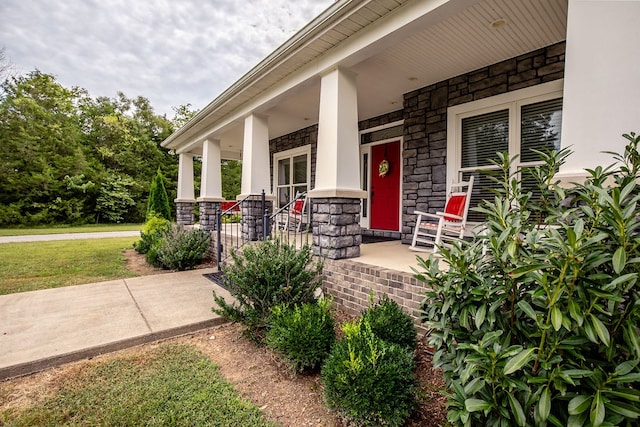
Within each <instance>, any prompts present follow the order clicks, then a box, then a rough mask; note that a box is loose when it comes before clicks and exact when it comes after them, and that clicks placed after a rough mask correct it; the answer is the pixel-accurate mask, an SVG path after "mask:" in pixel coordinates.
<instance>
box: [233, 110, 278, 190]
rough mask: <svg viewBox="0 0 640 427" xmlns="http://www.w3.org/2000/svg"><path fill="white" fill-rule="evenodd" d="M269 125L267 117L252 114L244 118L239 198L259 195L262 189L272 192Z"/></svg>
mask: <svg viewBox="0 0 640 427" xmlns="http://www.w3.org/2000/svg"><path fill="white" fill-rule="evenodd" d="M269 165H270V162H269V126H268V124H267V118H266V117H263V116H259V115H257V114H251V115H250V116H248V117H247V118H245V119H244V141H243V144H242V184H241V187H240V192H241V194H240V196H238V199H240V198H244V197H246V196H249V195H258V194H261V193H262V190H264V191H265V193H267V194H271V184H270V183H271V178H270V176H269V175H270V174H269V169H270V168H269Z"/></svg>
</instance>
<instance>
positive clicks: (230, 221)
mask: <svg viewBox="0 0 640 427" xmlns="http://www.w3.org/2000/svg"><path fill="white" fill-rule="evenodd" d="M251 197H255V196H247V197H246V198H244V199H242V200H238V201H237V202H235V203H234V204H233V205H231V206H229V207H227V209H224V210H223V209H222V206H220V207H219V208H218V209H217V210H216V226H215V232H216V239H215V255H216V261H217V265H218V271H221V270H222V265H223V264H224V262H225V261H226V260H227V259H228V258H229V257H230V256H231V253H232V252H234V251H237V250H239V249H240V248H242V247H243V246H245V245H246V244H249V243H250V242H251V241H256V240H267V239H271V238H275V237H278V238H279V239H280V240H281V241H283V242H286V243H287V244H292V245H296V246H298V247H301V246H303V245H308V244H310V242H309V240H310V233H309V231H310V228H311V206H310V204H309V202H308V199H307V195H306V193H301V194H298V195H297V196H296V197H295V198H294V199H293V200H291V201H290V202H289V203H287V204H286V205H285V206H283V207H281V208H280V209H278V210H276V211H275V212H274V213H273V214H271V213H270V212H269V209H267V201H266V195H265V192H264V190H263V191H262V193H261V198H260V212H262V234H261V235H257V236H256V235H255V232H256V231H255V228H254V224H244V223H243V220H242V204H243V202H245V201H246V200H248V199H249V198H251ZM245 225H246V228H247V229H246V230H243V229H242V228H243V226H245ZM252 228H254V229H253V230H252Z"/></svg>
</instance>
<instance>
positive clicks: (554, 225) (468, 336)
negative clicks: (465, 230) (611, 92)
mask: <svg viewBox="0 0 640 427" xmlns="http://www.w3.org/2000/svg"><path fill="white" fill-rule="evenodd" d="M625 138H627V140H628V144H627V146H626V147H625V151H624V154H623V155H616V156H615V158H616V160H618V161H619V162H620V166H619V168H618V169H617V170H615V169H613V167H608V168H602V167H598V168H595V169H593V170H587V172H588V179H587V180H586V182H585V183H584V184H574V185H572V186H571V187H570V188H567V189H563V188H560V187H559V186H558V185H557V183H556V182H555V181H554V178H553V177H554V175H555V173H556V172H557V171H558V169H559V166H560V165H561V164H562V163H563V162H564V160H565V158H566V156H567V155H568V154H569V153H568V152H567V151H565V150H562V151H560V152H552V153H547V154H544V156H543V157H544V160H545V162H544V165H542V166H538V167H536V168H534V169H533V170H532V173H531V175H530V176H532V177H533V178H534V179H533V182H532V185H529V186H525V188H529V189H532V188H533V191H523V190H522V187H521V186H520V185H519V182H518V181H517V179H516V176H515V175H510V173H509V170H510V167H509V162H510V161H509V159H508V157H507V155H503V156H502V161H500V162H496V164H498V166H499V172H501V174H502V176H503V178H502V179H498V178H496V177H494V178H495V179H496V180H498V182H500V183H501V184H502V188H501V190H500V191H499V192H498V194H497V196H496V197H495V199H494V201H492V202H485V203H484V204H483V205H482V206H481V207H480V208H479V209H478V211H480V212H483V213H484V214H486V216H487V221H486V224H485V230H484V233H483V235H482V236H479V237H478V239H477V240H476V241H475V242H473V243H461V244H457V245H454V246H453V247H451V248H449V249H447V248H444V249H443V250H442V256H443V257H444V260H445V262H446V263H447V264H449V266H450V269H449V270H448V271H446V272H441V271H440V270H439V269H438V266H437V262H432V261H431V260H427V261H421V262H420V265H421V266H422V268H423V269H424V272H423V273H422V274H419V275H418V276H417V277H418V278H420V279H421V280H424V281H425V282H427V285H428V286H429V288H431V289H432V290H431V291H429V292H427V293H426V298H425V301H424V304H423V310H424V311H423V315H424V317H423V318H424V321H425V322H426V324H427V325H428V326H430V327H433V328H435V330H434V332H433V333H432V334H431V338H430V343H431V345H433V346H435V347H436V349H437V351H436V353H435V355H434V364H435V365H436V366H437V367H440V368H442V369H443V370H444V375H445V380H446V382H447V385H448V388H449V390H450V394H449V395H448V408H449V415H448V419H449V421H450V422H451V423H453V424H455V425H466V426H469V425H512V424H515V425H519V426H524V425H556V426H567V425H569V426H582V425H589V426H600V425H618V424H624V425H631V424H634V425H636V423H637V419H638V417H639V416H640V391H638V390H640V367H639V361H640V336H639V333H638V324H639V320H640V294H639V292H638V287H637V282H638V277H639V274H640V221H639V217H638V201H639V200H640V187H639V186H638V184H637V183H636V180H637V178H638V175H639V173H638V172H639V171H640V153H638V143H640V137H636V136H635V134H630V135H625ZM605 183H610V185H606V184H605ZM540 197H542V198H544V199H545V203H544V204H542V203H540ZM534 206H535V209H533V207H534ZM534 218H537V219H538V221H535V220H534Z"/></svg>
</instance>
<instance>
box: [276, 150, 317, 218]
mask: <svg viewBox="0 0 640 427" xmlns="http://www.w3.org/2000/svg"><path fill="white" fill-rule="evenodd" d="M302 155H306V156H307V178H306V180H307V182H306V183H297V184H296V183H294V182H293V181H294V179H293V159H294V157H298V156H302ZM287 158H288V159H289V161H290V165H291V168H290V170H289V173H290V176H289V184H283V185H280V184H278V162H279V161H280V160H284V159H287ZM272 182H273V194H274V195H275V196H276V206H280V191H279V190H280V188H284V187H289V194H290V197H295V193H293V191H294V188H295V187H300V186H301V185H306V186H307V190H306V191H307V192H309V190H310V189H311V144H307V145H303V146H301V147H296V148H292V149H289V150H285V151H279V152H277V153H273V176H272Z"/></svg>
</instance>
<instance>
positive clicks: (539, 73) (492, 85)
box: [402, 42, 565, 243]
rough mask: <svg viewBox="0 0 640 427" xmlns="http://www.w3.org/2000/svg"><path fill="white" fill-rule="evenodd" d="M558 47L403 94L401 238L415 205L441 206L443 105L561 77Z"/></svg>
mask: <svg viewBox="0 0 640 427" xmlns="http://www.w3.org/2000/svg"><path fill="white" fill-rule="evenodd" d="M564 52H565V43H564V42H561V43H557V44H554V45H551V46H548V47H546V48H543V49H539V50H536V51H533V52H529V53H527V54H524V55H520V56H518V57H516V58H512V59H508V60H506V61H502V62H499V63H497V64H493V65H490V66H488V67H484V68H481V69H479V70H475V71H472V72H470V73H468V74H464V75H461V76H457V77H453V78H451V79H448V80H445V81H442V82H439V83H436V84H433V85H430V86H427V87H423V88H421V89H418V90H415V91H413V92H409V93H406V94H405V95H404V114H403V116H404V147H403V152H402V158H403V163H404V172H403V185H402V212H403V215H402V242H403V243H411V238H412V234H413V228H414V226H415V222H416V216H415V215H414V214H413V212H414V211H415V210H421V211H425V212H435V211H438V210H442V209H443V208H444V203H445V200H446V182H447V176H446V169H447V108H449V107H452V106H454V105H458V104H463V103H466V102H471V101H477V100H479V99H482V98H487V97H490V96H494V95H499V94H502V93H506V92H510V91H513V90H517V89H523V88H525V87H529V86H535V85H538V84H540V83H545V82H549V81H552V80H557V79H561V78H563V76H564Z"/></svg>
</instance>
